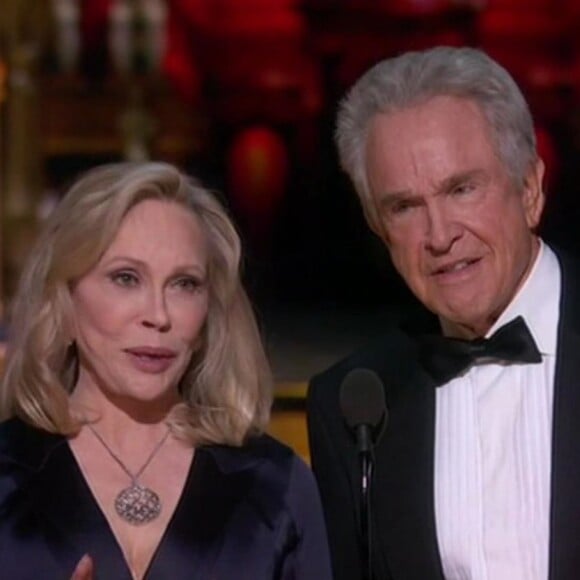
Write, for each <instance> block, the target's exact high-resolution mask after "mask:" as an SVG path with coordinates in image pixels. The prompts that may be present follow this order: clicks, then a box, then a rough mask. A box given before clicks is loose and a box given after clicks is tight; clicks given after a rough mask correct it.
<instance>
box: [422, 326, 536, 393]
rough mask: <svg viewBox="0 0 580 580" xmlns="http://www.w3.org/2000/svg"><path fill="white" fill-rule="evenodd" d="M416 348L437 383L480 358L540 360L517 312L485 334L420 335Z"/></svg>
mask: <svg viewBox="0 0 580 580" xmlns="http://www.w3.org/2000/svg"><path fill="white" fill-rule="evenodd" d="M419 348H420V351H419V356H420V360H421V363H422V364H423V366H424V367H425V369H426V370H427V371H428V372H429V374H430V375H431V376H432V377H433V378H434V379H435V380H436V381H437V385H443V384H445V383H447V382H449V381H450V380H451V379H453V378H455V377H456V376H457V375H459V374H460V373H461V372H462V371H464V370H465V369H466V368H468V367H469V366H470V365H471V364H472V363H474V362H475V361H477V360H481V359H490V360H494V361H498V360H499V361H509V362H523V363H539V362H542V355H541V354H540V351H539V350H538V347H537V346H536V342H535V341H534V337H533V336H532V335H531V333H530V330H529V329H528V326H527V324H526V323H525V321H524V319H523V318H522V317H521V316H518V317H517V318H514V320H512V321H511V322H508V323H507V324H505V325H504V326H502V327H501V328H499V329H498V330H497V331H496V332H495V333H494V334H493V335H492V336H490V337H489V338H476V339H475V340H462V339H460V338H448V337H445V336H436V335H432V336H423V337H421V338H420V339H419Z"/></svg>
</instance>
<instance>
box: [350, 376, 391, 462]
mask: <svg viewBox="0 0 580 580" xmlns="http://www.w3.org/2000/svg"><path fill="white" fill-rule="evenodd" d="M340 409H341V411H342V416H343V418H344V421H345V423H346V424H347V425H348V427H349V428H350V429H351V430H353V431H354V433H355V436H356V441H357V446H358V450H359V453H367V452H370V451H372V448H373V443H374V437H373V435H374V434H375V433H376V431H377V428H378V427H379V425H381V423H383V422H386V419H387V405H386V403H385V389H384V387H383V382H382V381H381V379H380V378H379V376H378V375H377V373H375V372H374V371H371V370H370V369H354V370H352V371H350V372H349V373H348V374H347V375H346V377H345V378H344V380H343V381H342V384H341V385H340Z"/></svg>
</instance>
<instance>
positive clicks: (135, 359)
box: [72, 200, 208, 405]
mask: <svg viewBox="0 0 580 580" xmlns="http://www.w3.org/2000/svg"><path fill="white" fill-rule="evenodd" d="M207 270H208V249H207V240H206V238H205V234H204V232H203V231H202V229H201V226H200V223H199V220H198V218H197V217H196V216H195V215H194V214H192V213H191V212H189V211H188V210H187V209H185V208H183V207H182V206H180V205H178V204H177V203H174V202H170V201H164V200H146V201H142V202H140V203H139V204H137V205H136V206H135V207H133V208H132V209H131V210H130V211H129V213H128V214H127V216H126V217H125V218H124V220H123V222H122V223H121V227H120V228H119V231H118V233H117V235H116V237H115V238H114V239H113V242H112V243H111V245H110V246H109V248H108V250H107V251H106V252H105V254H104V255H103V257H102V258H101V260H100V261H99V262H98V263H97V264H96V266H95V267H94V268H93V269H92V270H90V271H89V272H88V273H87V274H85V275H84V276H83V277H82V278H81V279H80V280H79V281H78V282H77V283H76V284H75V286H74V288H73V290H72V298H73V306H74V333H75V334H74V338H75V341H76V345H77V348H78V352H79V380H78V382H77V386H76V389H75V394H77V395H81V396H82V395H87V394H89V395H90V393H93V394H101V395H105V397H106V398H107V399H109V400H113V401H118V402H119V403H123V404H125V405H127V404H129V405H130V404H136V405H139V404H140V405H143V404H148V403H151V402H157V403H168V404H172V403H174V402H176V400H177V399H178V397H179V395H178V384H179V381H180V379H181V377H182V376H183V374H184V372H185V370H186V368H187V366H188V364H189V361H190V359H191V356H192V353H193V352H194V351H195V350H196V349H197V348H198V346H199V344H200V341H201V332H202V328H203V326H204V323H205V320H206V317H207V311H208V281H207V274H208V272H207Z"/></svg>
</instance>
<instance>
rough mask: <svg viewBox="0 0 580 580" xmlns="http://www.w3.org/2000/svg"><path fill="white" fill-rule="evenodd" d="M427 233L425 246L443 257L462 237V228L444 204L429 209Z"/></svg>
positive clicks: (434, 205)
mask: <svg viewBox="0 0 580 580" xmlns="http://www.w3.org/2000/svg"><path fill="white" fill-rule="evenodd" d="M426 228H427V231H426V234H425V246H426V248H427V250H429V251H430V252H431V253H432V254H434V255H443V254H446V253H447V252H449V251H450V250H451V248H452V247H453V244H454V243H455V242H456V241H457V240H458V239H459V237H460V236H461V227H460V225H459V224H458V223H457V222H456V221H455V220H454V219H453V216H452V215H449V212H448V210H446V209H445V207H443V204H442V203H435V204H433V205H431V206H429V207H428V208H427V225H426Z"/></svg>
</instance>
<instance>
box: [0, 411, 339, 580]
mask: <svg viewBox="0 0 580 580" xmlns="http://www.w3.org/2000/svg"><path fill="white" fill-rule="evenodd" d="M85 553H89V554H90V555H91V556H92V557H93V559H94V562H95V566H96V578H97V579H99V580H131V573H130V571H129V568H128V567H127V564H126V562H125V560H124V558H123V555H122V552H121V549H120V547H119V545H118V543H117V541H116V539H115V537H114V536H113V534H112V532H111V529H110V527H109V525H108V523H107V521H106V519H105V517H104V515H103V513H102V512H101V510H100V508H99V506H98V505H97V503H96V502H95V500H94V498H93V496H92V493H91V491H90V490H89V488H88V486H87V483H86V481H85V479H84V477H83V475H82V473H81V471H80V469H79V467H78V465H77V463H76V460H75V458H74V456H73V454H72V452H71V450H70V448H69V446H68V444H67V442H66V440H65V439H64V438H63V437H61V436H58V435H51V434H48V433H45V432H43V431H39V430H37V429H34V428H32V427H30V426H28V425H26V424H25V423H23V422H22V421H20V420H18V419H11V420H10V421H7V422H4V423H2V424H0V578H2V580H68V579H69V578H70V575H71V574H72V572H73V570H74V568H75V566H76V564H77V562H78V561H79V559H80V558H81V556H82V555H83V554H85ZM331 576H332V575H331V571H330V557H329V553H328V545H327V539H326V533H325V528H324V523H323V516H322V510H321V506H320V500H319V496H318V490H317V488H316V484H315V483H314V479H313V476H312V474H311V472H310V470H309V468H308V467H307V466H306V465H305V464H304V463H303V462H302V461H301V460H300V459H299V458H298V457H297V456H296V455H295V454H294V453H293V452H292V451H291V450H290V449H289V448H287V447H286V446H284V445H282V444H281V443H278V442H277V441H275V440H273V439H272V438H270V437H267V436H262V437H258V438H256V439H254V440H252V441H251V442H250V443H248V444H247V445H246V446H244V447H242V448H233V447H227V446H219V445H214V446H207V447H201V448H199V449H197V450H196V454H195V458H194V461H193V462H192V465H191V468H190V471H189V474H188V476H187V480H186V483H185V487H184V489H183V493H182V496H181V498H180V500H179V503H178V504H177V507H176V510H175V512H174V514H173V516H172V518H171V520H170V522H169V525H168V527H167V530H166V532H165V534H164V536H163V538H162V540H161V543H160V544H159V547H158V548H157V550H156V552H155V554H154V556H153V559H152V561H151V564H150V566H149V568H148V570H147V573H146V575H145V578H146V579H147V580H193V579H195V580H330V579H331Z"/></svg>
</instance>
